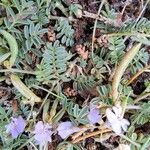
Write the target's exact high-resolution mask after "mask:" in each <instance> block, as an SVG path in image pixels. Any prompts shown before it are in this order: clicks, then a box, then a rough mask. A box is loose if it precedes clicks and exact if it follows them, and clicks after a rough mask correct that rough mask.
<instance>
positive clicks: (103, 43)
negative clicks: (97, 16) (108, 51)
mask: <svg viewBox="0 0 150 150" xmlns="http://www.w3.org/2000/svg"><path fill="white" fill-rule="evenodd" d="M97 43H98V44H99V45H100V46H104V47H108V37H107V36H106V35H102V36H100V37H99V38H97Z"/></svg>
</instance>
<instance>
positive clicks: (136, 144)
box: [120, 134, 141, 147]
mask: <svg viewBox="0 0 150 150" xmlns="http://www.w3.org/2000/svg"><path fill="white" fill-rule="evenodd" d="M120 136H121V137H122V138H123V139H125V140H127V141H129V142H130V143H132V144H133V145H135V146H137V147H141V145H140V144H138V143H136V142H134V141H132V140H131V139H130V138H128V137H127V136H125V135H123V134H122V135H120Z"/></svg>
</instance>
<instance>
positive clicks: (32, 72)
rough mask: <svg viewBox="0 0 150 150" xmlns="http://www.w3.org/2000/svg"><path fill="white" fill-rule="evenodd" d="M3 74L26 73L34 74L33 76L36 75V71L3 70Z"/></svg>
mask: <svg viewBox="0 0 150 150" xmlns="http://www.w3.org/2000/svg"><path fill="white" fill-rule="evenodd" d="M1 72H12V73H15V72H16V73H25V74H32V75H36V71H27V70H19V69H13V68H11V69H1V70H0V73H1Z"/></svg>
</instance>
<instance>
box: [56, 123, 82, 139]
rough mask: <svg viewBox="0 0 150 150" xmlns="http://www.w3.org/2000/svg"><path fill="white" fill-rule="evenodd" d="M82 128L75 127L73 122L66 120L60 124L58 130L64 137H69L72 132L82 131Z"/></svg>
mask: <svg viewBox="0 0 150 150" xmlns="http://www.w3.org/2000/svg"><path fill="white" fill-rule="evenodd" d="M80 130H81V129H80V128H78V127H75V126H74V125H73V123H72V122H70V121H66V122H62V123H60V124H59V126H58V128H57V131H58V134H59V135H60V137H61V138H62V139H65V138H67V137H69V136H70V135H71V134H73V133H75V132H78V131H80Z"/></svg>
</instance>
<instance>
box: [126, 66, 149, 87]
mask: <svg viewBox="0 0 150 150" xmlns="http://www.w3.org/2000/svg"><path fill="white" fill-rule="evenodd" d="M149 68H150V65H148V66H145V67H144V68H142V69H141V70H139V71H138V72H137V73H136V74H135V75H134V76H133V77H132V78H131V79H130V80H129V81H128V83H127V85H129V84H131V83H132V82H133V81H134V80H135V79H136V78H137V77H138V76H139V75H141V74H142V73H143V72H145V71H147V69H149Z"/></svg>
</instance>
